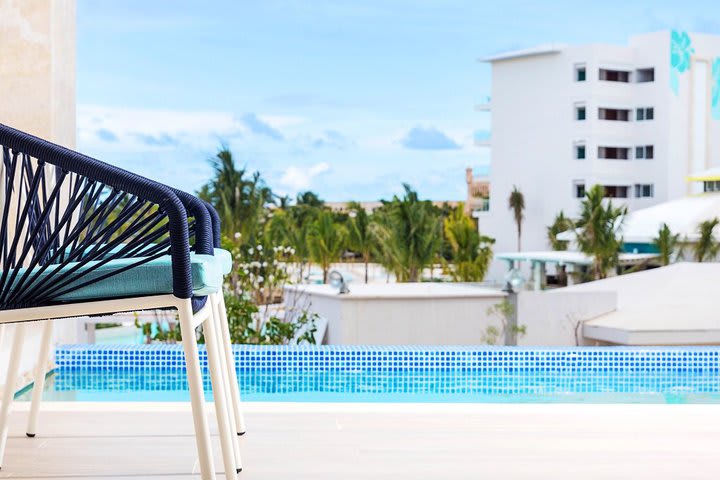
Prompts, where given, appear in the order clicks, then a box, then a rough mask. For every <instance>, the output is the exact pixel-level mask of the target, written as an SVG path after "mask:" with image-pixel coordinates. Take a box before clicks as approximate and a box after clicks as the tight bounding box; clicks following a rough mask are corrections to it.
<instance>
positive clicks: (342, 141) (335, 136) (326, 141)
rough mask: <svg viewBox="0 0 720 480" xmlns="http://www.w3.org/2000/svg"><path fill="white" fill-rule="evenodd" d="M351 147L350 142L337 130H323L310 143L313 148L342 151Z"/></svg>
mask: <svg viewBox="0 0 720 480" xmlns="http://www.w3.org/2000/svg"><path fill="white" fill-rule="evenodd" d="M350 145H352V141H351V140H350V139H349V138H347V137H346V136H345V135H343V134H342V133H340V132H338V131H337V130H325V131H324V132H323V134H322V135H321V136H319V137H317V138H315V139H314V140H313V141H312V146H313V148H337V149H338V150H344V149H346V148H347V147H349V146H350Z"/></svg>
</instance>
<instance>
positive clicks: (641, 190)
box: [635, 183, 655, 198]
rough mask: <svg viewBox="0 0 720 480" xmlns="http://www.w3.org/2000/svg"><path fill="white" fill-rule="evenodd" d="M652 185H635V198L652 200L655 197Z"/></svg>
mask: <svg viewBox="0 0 720 480" xmlns="http://www.w3.org/2000/svg"><path fill="white" fill-rule="evenodd" d="M654 190H655V189H654V188H653V184H652V183H636V184H635V197H636V198H652V197H653V196H654V195H655V192H654Z"/></svg>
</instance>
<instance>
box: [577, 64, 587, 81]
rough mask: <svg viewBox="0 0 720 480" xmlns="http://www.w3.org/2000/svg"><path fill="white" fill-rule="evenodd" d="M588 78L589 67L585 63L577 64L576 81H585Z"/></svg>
mask: <svg viewBox="0 0 720 480" xmlns="http://www.w3.org/2000/svg"><path fill="white" fill-rule="evenodd" d="M585 80H587V69H586V68H585V65H575V81H576V82H584V81H585Z"/></svg>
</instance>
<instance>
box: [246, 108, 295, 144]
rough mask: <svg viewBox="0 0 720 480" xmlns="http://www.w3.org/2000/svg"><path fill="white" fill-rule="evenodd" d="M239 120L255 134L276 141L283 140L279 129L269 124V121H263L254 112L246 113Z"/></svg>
mask: <svg viewBox="0 0 720 480" xmlns="http://www.w3.org/2000/svg"><path fill="white" fill-rule="evenodd" d="M240 121H241V122H242V124H243V125H244V126H245V127H247V129H248V130H250V131H251V132H252V133H254V134H256V135H264V136H266V137H270V138H272V139H273V140H277V141H282V140H284V137H283V135H282V133H280V131H279V130H277V129H276V128H273V127H272V126H270V124H269V123H267V122H265V121H263V120H262V119H261V118H260V117H258V116H257V115H256V114H254V113H246V114H245V115H243V116H242V117H241V118H240Z"/></svg>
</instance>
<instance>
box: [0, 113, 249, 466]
mask: <svg viewBox="0 0 720 480" xmlns="http://www.w3.org/2000/svg"><path fill="white" fill-rule="evenodd" d="M0 147H2V149H1V151H0V154H1V155H2V157H1V160H2V162H0V170H2V169H5V173H4V175H3V179H2V182H0V190H2V192H0V198H2V200H3V207H2V212H1V213H0V218H2V222H0V252H1V253H2V254H1V255H0V257H1V258H0V260H1V263H2V271H1V273H0V286H1V287H2V288H1V291H0V327H3V326H4V324H5V323H15V324H16V329H15V335H14V340H13V346H12V352H11V356H10V361H9V362H8V374H7V378H6V385H5V388H4V390H3V394H2V397H3V398H2V405H0V465H2V460H3V457H4V453H5V449H6V446H7V438H8V417H9V413H10V409H11V405H12V402H13V398H14V394H15V392H14V390H15V388H14V387H15V385H16V382H17V377H18V374H19V369H20V357H21V355H22V350H23V346H24V340H25V334H26V328H27V322H30V321H42V320H51V319H61V318H71V317H78V316H87V315H102V314H110V313H118V312H127V311H137V310H146V309H158V308H170V309H176V310H177V311H178V314H179V318H180V328H181V332H182V333H183V335H182V337H183V340H182V343H183V349H184V352H185V358H186V364H187V375H188V384H189V389H190V399H191V407H192V413H193V422H194V427H195V437H196V444H197V449H198V457H199V465H200V473H201V476H202V478H203V480H210V479H214V478H215V469H214V465H213V462H212V455H211V445H210V433H209V426H208V423H207V417H206V411H205V401H204V394H203V384H202V373H201V365H200V358H199V354H198V346H197V339H196V336H195V328H196V327H197V326H199V325H203V327H204V330H205V339H206V344H207V357H208V369H209V373H210V377H211V383H212V389H213V392H214V399H215V413H216V417H217V421H218V427H219V432H220V443H221V447H222V451H223V464H224V468H225V475H226V478H227V479H236V478H237V472H239V470H240V469H241V462H240V455H239V446H238V439H237V435H235V434H234V433H243V432H244V424H243V423H244V422H243V420H242V416H241V414H240V410H239V406H240V401H239V389H238V385H237V379H236V374H235V368H234V358H233V357H232V350H231V347H230V345H229V332H228V331H227V318H226V316H224V314H225V309H224V304H223V303H222V295H221V294H220V292H215V293H214V294H211V295H209V297H208V300H207V301H206V302H205V303H204V306H202V308H201V307H200V306H199V305H196V308H198V309H199V310H198V311H196V312H194V311H193V303H194V300H193V299H192V298H191V297H192V295H193V287H192V274H191V269H190V266H191V265H190V254H189V248H190V238H191V233H193V232H194V233H193V235H194V241H195V243H194V248H195V249H196V252H197V253H198V254H203V255H205V254H210V255H212V241H211V240H210V239H209V237H210V235H209V233H208V232H209V229H210V220H209V219H208V212H207V210H206V209H205V207H204V206H202V204H201V203H200V202H198V201H197V199H195V198H194V197H191V196H187V195H186V194H182V193H181V192H180V193H174V192H173V191H172V190H171V189H169V188H167V187H165V186H162V185H160V184H157V183H155V182H152V181H150V180H147V179H144V178H142V177H139V176H137V175H134V174H132V173H130V172H127V171H124V170H120V169H117V168H115V167H112V166H110V165H107V164H104V163H102V162H99V161H97V160H94V159H92V158H89V157H86V156H83V155H81V154H79V153H77V152H73V151H71V150H68V149H65V148H63V147H60V146H58V145H54V144H51V143H49V142H46V141H44V140H42V139H39V138H37V137H33V136H31V135H28V134H25V133H23V132H20V131H17V130H15V129H12V128H10V127H7V126H5V125H2V124H0ZM63 192H65V193H63ZM63 195H65V197H66V200H64V201H63V200H62V198H65V197H63ZM183 196H185V197H186V198H185V200H184V202H183V201H181V200H180V198H181V197H183ZM61 197H62V198H61ZM123 201H124V202H125V203H122V202H123ZM190 204H192V205H190ZM198 204H199V205H200V206H198ZM153 205H154V206H155V207H154V208H155V209H153ZM185 206H188V210H187V212H186V210H185ZM116 207H117V209H116ZM190 207H192V209H194V211H193V212H192V214H190V213H191V211H190ZM113 213H117V215H115V216H114V217H112V216H111V215H112V214H113ZM191 217H192V221H190V219H191ZM73 219H75V220H73ZM11 221H14V223H13V224H12V225H10V228H14V231H13V230H8V228H6V227H7V225H8V224H9V223H10V222H11ZM118 227H123V228H126V229H125V230H123V229H121V228H118ZM113 234H115V235H116V236H112V235H113ZM115 247H119V248H120V249H119V250H113V249H114V248H115ZM165 255H168V256H170V257H171V260H172V262H171V269H172V292H173V293H168V294H155V295H150V294H149V292H147V293H145V294H143V292H138V293H137V294H135V295H133V294H130V295H127V297H129V298H112V294H110V296H109V297H103V296H102V295H104V294H102V293H99V294H97V295H100V296H99V297H93V298H91V299H89V300H78V299H77V298H75V299H74V300H68V297H63V295H67V294H68V293H72V292H73V291H80V290H81V289H82V288H84V287H86V286H87V285H90V284H92V283H95V282H99V281H102V280H104V279H107V278H109V277H111V276H112V275H117V274H119V273H121V272H123V271H125V270H128V269H130V268H135V267H136V266H140V265H143V264H144V263H146V262H148V261H152V260H153V259H159V258H161V257H162V256H165ZM114 259H124V260H129V263H127V262H126V264H125V265H126V266H124V267H121V268H119V269H117V268H114V269H113V270H111V271H110V272H108V273H103V272H102V271H99V273H94V275H96V276H92V275H90V274H89V273H90V272H93V271H94V272H98V269H99V268H100V267H101V266H103V265H105V264H107V263H108V262H110V261H112V260H114ZM73 262H74V263H73ZM83 267H84V268H85V270H83ZM101 291H102V290H101ZM70 298H73V297H70ZM80 298H82V297H80ZM85 298H87V297H85ZM221 307H222V308H221ZM3 330H4V329H3ZM51 334H52V327H51V325H50V323H49V321H48V322H46V324H45V325H44V326H43V335H42V337H43V338H42V346H41V348H40V352H39V355H40V357H41V358H40V360H41V361H40V362H38V365H37V367H36V372H35V374H36V382H37V385H36V389H35V392H33V397H34V402H33V405H32V407H31V415H30V419H29V424H28V429H27V432H26V433H27V434H28V435H29V436H34V435H35V433H36V429H37V420H38V418H37V416H38V410H39V405H40V398H41V395H42V384H43V382H44V377H45V372H44V367H45V366H46V364H47V358H48V355H49V351H50V347H51V336H52V335H51ZM231 364H232V366H233V368H232V369H231V370H230V369H229V365H231ZM233 384H234V388H233Z"/></svg>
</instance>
